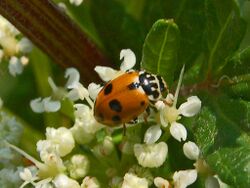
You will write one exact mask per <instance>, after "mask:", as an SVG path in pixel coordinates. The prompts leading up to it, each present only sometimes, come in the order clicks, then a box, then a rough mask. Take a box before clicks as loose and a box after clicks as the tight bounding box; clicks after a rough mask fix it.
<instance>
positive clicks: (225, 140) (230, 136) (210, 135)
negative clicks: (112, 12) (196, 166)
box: [193, 95, 250, 187]
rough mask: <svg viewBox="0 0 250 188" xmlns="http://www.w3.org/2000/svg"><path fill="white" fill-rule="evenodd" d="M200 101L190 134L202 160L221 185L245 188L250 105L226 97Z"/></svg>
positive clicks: (247, 174) (247, 183)
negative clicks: (198, 111)
mask: <svg viewBox="0 0 250 188" xmlns="http://www.w3.org/2000/svg"><path fill="white" fill-rule="evenodd" d="M201 97H202V98H203V99H202V101H203V106H204V107H203V108H202V110H201V112H200V114H199V115H198V117H197V119H196V121H195V122H194V124H195V125H194V129H193V134H194V138H195V141H196V143H197V144H198V146H199V147H200V149H201V153H202V155H203V157H204V159H205V160H206V161H207V162H208V164H209V166H210V167H211V169H212V170H213V171H214V173H216V174H218V175H219V177H220V178H221V180H222V181H223V182H225V183H227V184H229V185H231V186H233V187H248V186H247V185H249V181H250V175H249V174H250V173H249V171H250V168H249V164H250V157H249V156H250V155H249V154H250V148H249V144H250V137H249V135H248V132H249V128H250V126H249V125H250V120H249V118H248V117H249V113H250V111H249V107H250V103H249V102H246V101H243V100H233V99H231V98H229V97H227V96H226V95H217V96H214V95H213V96H210V95H206V97H205V96H201ZM245 131H246V132H245Z"/></svg>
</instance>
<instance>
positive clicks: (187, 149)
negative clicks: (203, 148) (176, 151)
mask: <svg viewBox="0 0 250 188" xmlns="http://www.w3.org/2000/svg"><path fill="white" fill-rule="evenodd" d="M183 152H184V154H185V156H186V157H187V158H189V159H191V160H197V159H198V158H199V154H200V150H199V148H198V146H197V145H196V144H195V143H194V142H191V141H188V142H186V143H185V144H184V145H183Z"/></svg>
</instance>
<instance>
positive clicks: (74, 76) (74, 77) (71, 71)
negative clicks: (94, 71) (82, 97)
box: [64, 68, 80, 89]
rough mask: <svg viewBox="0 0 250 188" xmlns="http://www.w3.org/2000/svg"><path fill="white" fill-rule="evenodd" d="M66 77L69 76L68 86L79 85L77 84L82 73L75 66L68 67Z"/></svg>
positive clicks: (70, 87)
mask: <svg viewBox="0 0 250 188" xmlns="http://www.w3.org/2000/svg"><path fill="white" fill-rule="evenodd" d="M64 77H65V78H68V81H67V83H66V87H67V88H68V89H72V88H75V87H77V84H78V83H79V81H80V73H79V72H78V70H77V69H75V68H67V69H66V71H65V76H64Z"/></svg>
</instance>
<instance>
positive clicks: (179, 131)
mask: <svg viewBox="0 0 250 188" xmlns="http://www.w3.org/2000/svg"><path fill="white" fill-rule="evenodd" d="M170 133H171V135H172V136H173V137H174V138H175V139H176V140H178V141H179V142H181V141H182V140H183V141H185V140H186V139H187V130H186V128H185V127H184V126H183V125H182V124H180V123H177V122H173V123H171V126H170Z"/></svg>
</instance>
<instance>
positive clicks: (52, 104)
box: [30, 97, 61, 113]
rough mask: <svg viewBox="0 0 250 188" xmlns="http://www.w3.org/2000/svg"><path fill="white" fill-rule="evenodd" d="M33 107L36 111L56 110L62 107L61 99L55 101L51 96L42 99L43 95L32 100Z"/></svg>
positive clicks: (31, 105)
mask: <svg viewBox="0 0 250 188" xmlns="http://www.w3.org/2000/svg"><path fill="white" fill-rule="evenodd" d="M30 107H31V109H32V110H33V111H34V112H36V113H42V112H56V111H58V110H59V109H60V108H61V103H60V101H53V100H51V97H46V98H44V99H42V98H41V97H39V98H36V99H33V100H31V101H30Z"/></svg>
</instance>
